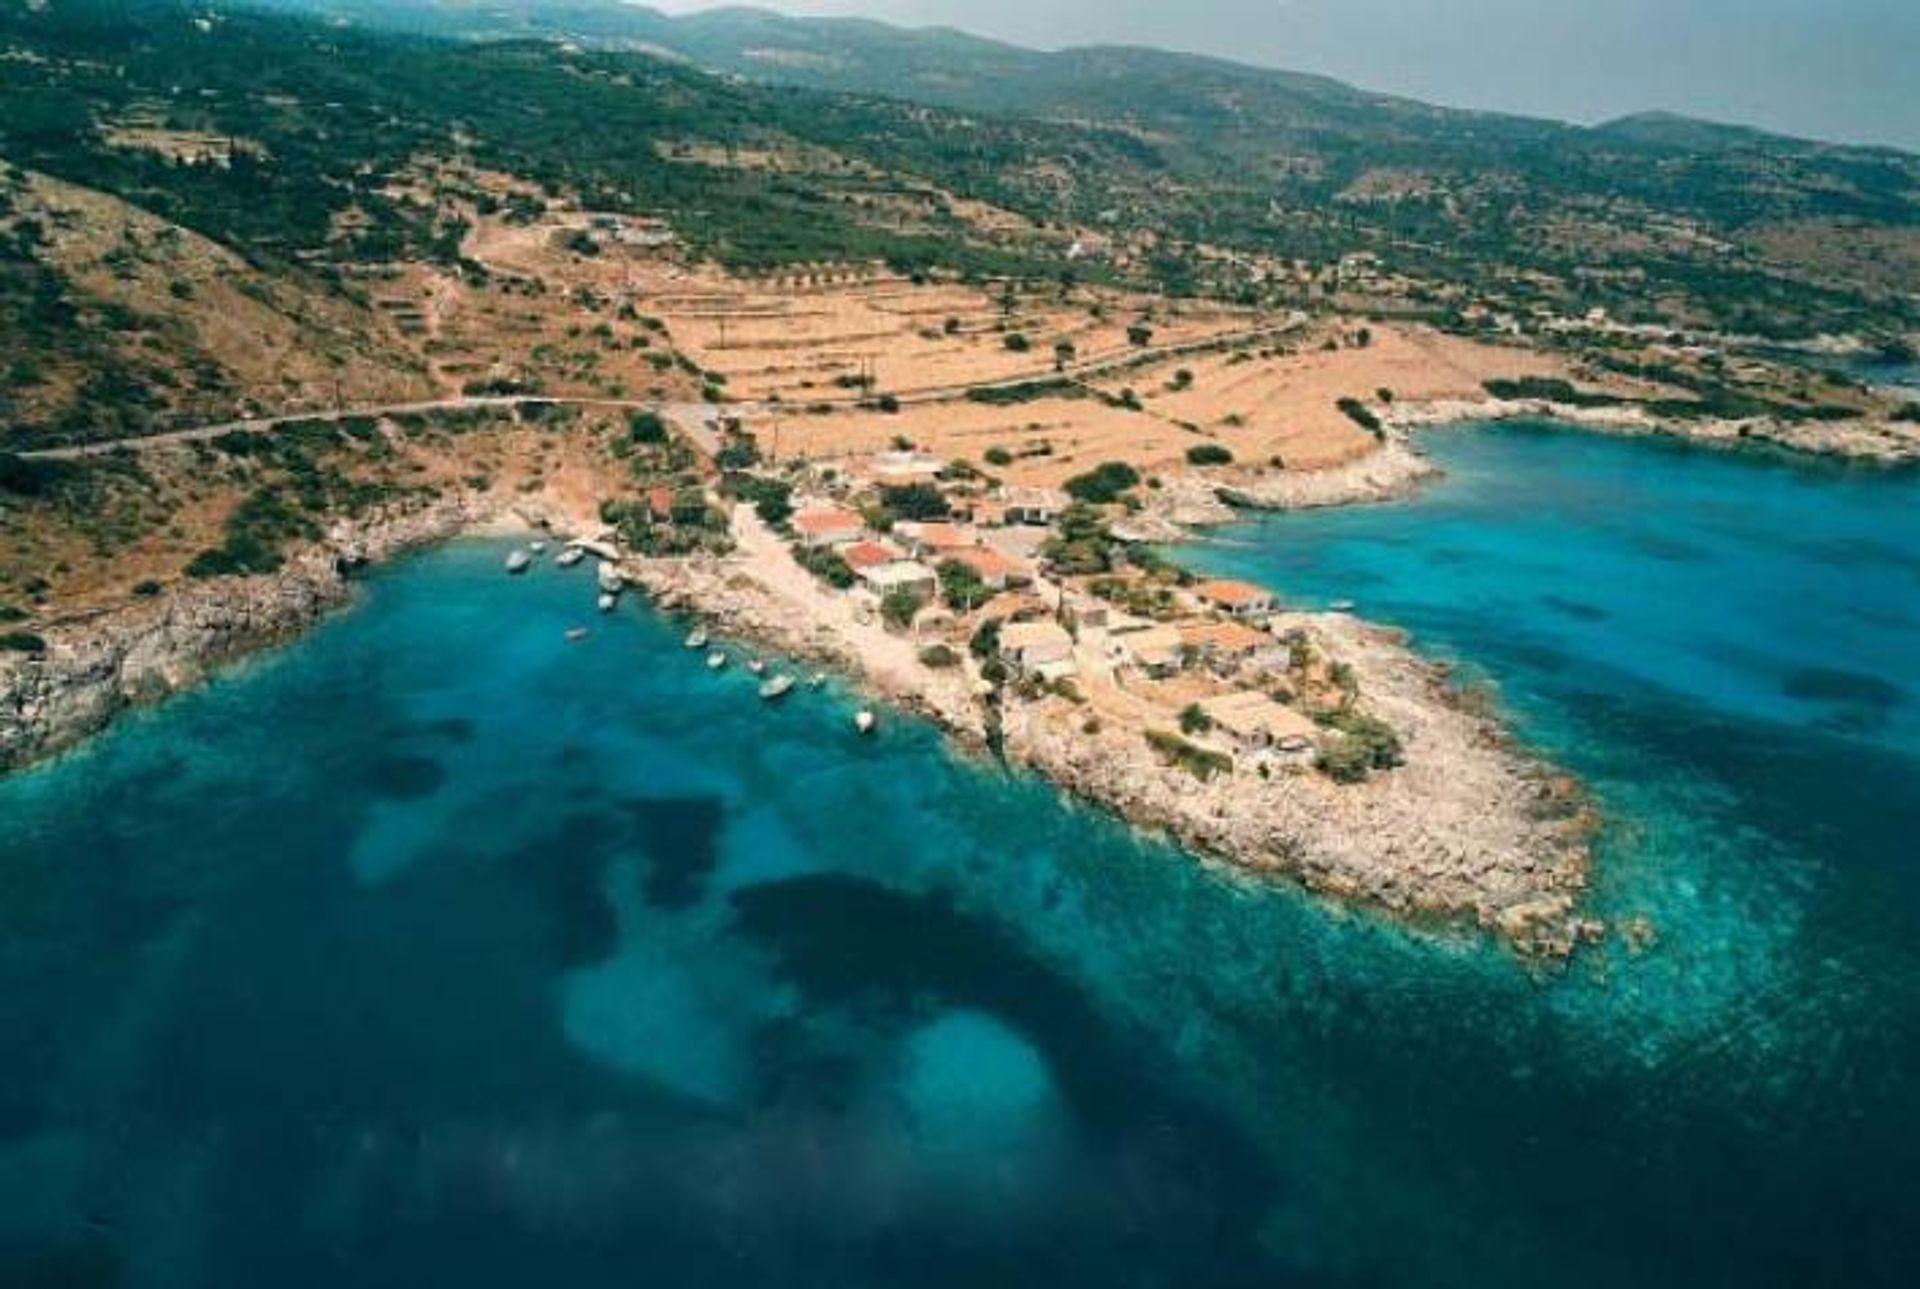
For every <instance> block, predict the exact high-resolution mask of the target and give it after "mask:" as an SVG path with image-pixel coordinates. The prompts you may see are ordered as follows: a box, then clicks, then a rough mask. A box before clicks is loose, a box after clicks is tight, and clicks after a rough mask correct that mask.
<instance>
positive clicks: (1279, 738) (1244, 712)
mask: <svg viewBox="0 0 1920 1289" xmlns="http://www.w3.org/2000/svg"><path fill="white" fill-rule="evenodd" d="M1200 710H1201V711H1202V712H1203V713H1205V714H1206V717H1207V719H1208V720H1210V721H1212V722H1213V728H1214V730H1215V731H1216V732H1217V733H1218V734H1220V735H1221V736H1222V737H1223V738H1224V740H1225V741H1227V742H1229V743H1231V744H1232V745H1233V746H1234V747H1235V748H1237V749H1238V750H1239V751H1241V752H1244V753H1253V752H1280V753H1285V754H1287V755H1293V756H1299V755H1304V754H1305V753H1308V752H1311V751H1312V750H1313V749H1314V747H1315V746H1316V745H1317V744H1318V742H1319V738H1320V727H1319V726H1318V725H1315V724H1314V723H1313V722H1312V721H1311V720H1309V719H1308V718H1307V717H1305V716H1303V715H1301V714H1300V713H1299V712H1296V711H1294V710H1293V709H1292V708H1291V707H1285V706H1282V705H1281V704H1279V703H1276V702H1275V701H1274V700H1273V699H1272V698H1271V697H1269V696H1268V695H1266V694H1263V693H1261V692H1260V691H1259V690H1257V689H1248V690H1242V691H1241V692H1239V693H1235V694H1222V695H1221V696H1220V697H1218V698H1209V699H1207V700H1206V701H1205V702H1203V703H1201V704H1200Z"/></svg>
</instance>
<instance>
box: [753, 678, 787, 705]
mask: <svg viewBox="0 0 1920 1289" xmlns="http://www.w3.org/2000/svg"><path fill="white" fill-rule="evenodd" d="M792 690H793V677H792V676H775V677H774V678H773V679H772V680H769V681H768V682H767V683H766V684H764V685H762V686H760V697H762V698H764V699H766V700H767V701H768V702H772V701H773V700H774V699H776V698H785V697H786V696H787V695H788V694H789V693H791V692H792Z"/></svg>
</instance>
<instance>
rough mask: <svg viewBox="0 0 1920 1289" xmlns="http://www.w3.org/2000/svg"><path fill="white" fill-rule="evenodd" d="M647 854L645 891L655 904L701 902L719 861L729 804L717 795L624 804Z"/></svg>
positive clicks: (663, 906)
mask: <svg viewBox="0 0 1920 1289" xmlns="http://www.w3.org/2000/svg"><path fill="white" fill-rule="evenodd" d="M625 813H626V816H627V818H628V819H629V820H630V821H631V823H632V827H633V830H634V832H635V833H636V834H637V835H638V838H639V842H640V847H641V850H642V851H643V852H644V853H645V855H646V857H647V876H646V881H645V884H644V886H643V893H644V894H645V896H646V898H647V902H648V903H649V904H652V905H653V906H654V907H656V908H661V909H679V908H686V907H688V906H689V905H692V904H695V903H697V902H698V901H699V900H700V898H701V896H702V895H703V894H704V893H705V890H706V879H707V877H708V876H709V875H710V874H711V873H712V872H713V869H714V866H715V865H716V864H718V863H719V861H720V832H721V829H722V828H723V827H724V826H725V824H726V805H725V803H724V802H722V801H721V800H720V799H719V798H717V797H671V798H666V799H646V800H640V801H630V802H627V803H625Z"/></svg>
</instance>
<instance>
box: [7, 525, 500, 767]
mask: <svg viewBox="0 0 1920 1289" xmlns="http://www.w3.org/2000/svg"><path fill="white" fill-rule="evenodd" d="M495 513H496V512H495V511H494V510H493V509H492V508H491V507H489V506H487V505H485V504H483V503H481V502H478V501H475V500H473V499H470V498H460V499H455V500H448V501H442V502H437V503H435V504H434V505H432V506H430V507H428V508H425V509H422V510H414V511H408V512H406V513H403V514H396V515H389V516H385V517H383V518H381V519H378V520H375V521H372V522H368V523H360V524H348V523H345V522H342V523H337V524H335V525H334V527H333V528H332V529H331V530H329V532H328V534H327V536H326V537H325V539H324V540H322V541H321V542H320V543H318V544H316V545H314V546H311V547H308V548H307V549H305V550H302V551H300V552H299V553H297V554H296V555H294V556H292V557H291V558H290V559H289V560H288V561H287V563H286V565H285V566H284V567H282V568H281V569H280V570H279V571H278V572H276V573H273V574H271V575H269V576H266V577H252V578H218V579H212V580H209V581H206V582H189V583H187V584H185V585H183V586H181V587H179V588H177V589H175V590H173V591H172V592H170V593H169V594H167V595H165V596H162V597H160V598H157V599H154V600H152V601H143V602H136V603H133V604H129V605H127V606H125V607H124V608H121V609H117V610H114V611H112V612H110V613H105V614H101V615H99V616H97V617H93V618H90V619H86V620H81V621H72V622H66V623H60V624H56V625H54V626H52V627H50V628H48V629H47V630H46V631H45V635H46V637H47V640H48V649H47V652H46V654H45V655H44V656H43V657H25V656H21V655H0V772H4V771H7V770H12V769H17V768H20V767H21V766H24V765H27V764H29V763H31V762H34V761H38V760H41V759H44V758H46V757H48V756H52V755H53V754H55V753H57V752H59V751H62V750H63V749H65V748H68V747H71V746H72V745H74V744H75V743H78V742H80V741H81V740H83V739H85V738H86V737H88V736H89V735H91V734H94V733H97V732H98V731H100V730H101V729H104V728H105V727H106V726H107V724H108V723H109V722H111V721H112V720H113V718H114V717H115V716H117V715H118V714H119V713H121V712H122V711H124V710H126V709H127V708H129V707H132V706H135V705H138V704H142V703H149V702H154V701H157V700H159V699H161V698H164V697H166V696H167V695H169V694H172V693H175V692H177V691H179V690H182V689H186V688H189V687H191V686H193V685H196V684H198V683H200V682H201V681H203V680H205V679H206V677H207V676H208V674H209V673H211V672H212V671H213V670H214V669H215V668H217V667H219V666H221V665H222V664H225V663H229V662H232V661H234V660H236V659H238V658H241V657H244V656H245V655H247V654H250V653H253V652H255V651H257V650H259V649H263V648H266V647H268V646H270V645H274V644H279V643H282V642H284V641H286V640H288V639H290V638H291V637H293V636H295V635H297V634H299V633H300V632H301V631H302V630H304V629H305V628H307V627H308V626H310V625H312V623H313V622H315V621H316V620H317V619H319V618H320V617H321V616H322V615H323V614H325V613H326V612H328V611H329V610H331V609H333V608H336V607H338V606H339V605H341V604H343V603H345V602H346V600H347V599H348V596H349V590H350V588H349V584H348V581H347V577H346V574H347V571H348V570H350V569H352V568H354V567H357V566H359V565H363V564H369V563H374V562H377V561H380V560H384V559H388V558H391V557H392V556H394V555H396V554H398V553H400V552H402V551H405V550H409V549H412V548H414V547H419V546H424V545H428V544H430V543H433V542H437V541H442V540H445V539H446V538H449V537H452V536H454V535H456V534H458V533H460V532H462V531H463V530H466V529H468V528H470V527H472V526H473V525H475V524H478V523H483V522H486V521H488V520H490V519H491V518H493V517H494V515H495Z"/></svg>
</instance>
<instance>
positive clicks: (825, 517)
mask: <svg viewBox="0 0 1920 1289" xmlns="http://www.w3.org/2000/svg"><path fill="white" fill-rule="evenodd" d="M790 523H791V524H792V526H793V535H794V536H795V537H796V538H797V539H798V540H799V542H800V544H801V545H802V546H805V547H807V548H808V549H810V550H819V549H821V548H823V547H828V546H850V545H852V544H853V543H854V542H857V541H859V540H860V535H861V534H862V533H863V532H864V531H865V530H866V524H865V523H864V522H863V521H862V520H861V518H860V516H858V515H856V514H854V513H853V512H852V511H850V510H842V509H840V508H839V507H838V506H826V507H822V508H820V509H817V510H803V511H801V512H799V513H798V514H796V515H795V516H794V517H793V518H792V520H791V521H790Z"/></svg>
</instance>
